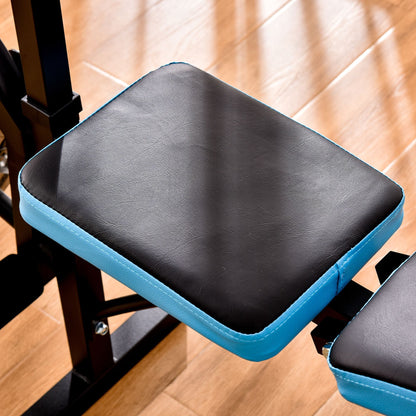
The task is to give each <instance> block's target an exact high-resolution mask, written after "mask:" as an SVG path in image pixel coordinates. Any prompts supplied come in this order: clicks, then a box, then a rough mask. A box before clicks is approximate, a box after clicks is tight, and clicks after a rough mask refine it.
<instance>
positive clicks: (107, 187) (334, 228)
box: [21, 64, 402, 334]
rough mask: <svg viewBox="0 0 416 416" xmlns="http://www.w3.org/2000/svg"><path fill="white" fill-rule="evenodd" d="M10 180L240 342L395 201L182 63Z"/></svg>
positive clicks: (285, 123)
mask: <svg viewBox="0 0 416 416" xmlns="http://www.w3.org/2000/svg"><path fill="white" fill-rule="evenodd" d="M21 181H22V185H23V186H24V187H25V188H26V189H27V190H28V191H29V192H30V193H31V194H33V195H34V196H35V197H36V198H37V199H39V200H41V201H42V202H43V203H45V204H47V205H48V206H49V207H52V208H53V209H54V210H56V211H58V212H59V213H61V214H62V215H64V216H65V217H66V218H68V219H70V220H71V221H72V222H73V223H75V224H77V225H79V226H80V227H81V228H82V229H84V230H87V231H88V233H90V234H91V235H93V236H94V237H96V238H97V239H99V240H100V241H102V242H104V243H105V244H107V245H108V246H110V247H111V248H113V249H114V250H116V251H117V252H118V253H120V254H122V255H123V256H125V257H126V258H127V259H129V260H131V261H132V262H133V263H134V264H136V265H138V266H139V267H141V268H142V269H143V270H145V271H147V272H148V273H150V274H151V275H152V276H154V277H156V278H157V279H159V280H160V281H161V282H163V283H164V284H165V285H167V286H168V287H169V288H171V289H173V290H174V291H176V292H177V293H179V294H180V295H181V296H183V297H184V298H185V299H187V300H188V301H190V302H192V303H193V304H194V305H195V306H196V307H198V308H199V309H201V310H202V311H204V312H206V313H207V314H209V315H210V316H212V317H213V318H215V319H216V320H218V321H219V322H220V323H222V324H224V325H227V326H229V327H230V328H232V329H233V330H236V331H240V332H242V333H246V334H252V333H256V332H258V331H261V330H262V329H263V328H265V327H266V326H267V325H269V324H270V323H271V322H273V321H274V320H275V319H276V318H277V317H278V316H279V315H281V314H282V313H283V312H284V311H285V310H286V309H287V308H288V307H289V306H290V305H291V304H292V303H293V302H294V301H295V300H296V299H297V298H298V297H299V296H301V295H302V294H303V293H304V292H305V291H306V290H307V289H308V288H309V287H310V286H311V285H312V284H313V283H314V282H316V281H317V280H318V279H319V278H320V277H321V276H322V275H323V274H324V273H325V272H326V271H327V270H328V269H329V268H331V267H332V266H333V265H334V264H335V263H336V262H337V260H338V259H339V258H340V257H341V256H343V255H344V254H345V253H347V252H348V251H349V250H350V249H351V248H352V247H354V246H355V245H356V244H357V243H359V242H360V241H361V240H362V239H363V238H364V237H365V236H366V235H368V234H369V233H370V232H371V231H372V230H373V229H374V228H375V227H377V225H379V224H380V223H382V222H383V220H384V219H385V218H386V217H387V216H388V215H389V214H390V213H391V212H392V211H393V210H394V209H395V208H396V207H397V205H398V204H399V202H400V201H401V199H402V192H401V189H400V188H399V187H398V186H397V185H396V184H394V183H393V182H392V181H390V180H389V179H388V178H386V177H385V176H383V175H382V174H380V173H379V172H378V171H376V170H374V169H372V168H371V167H369V166H368V165H366V164H365V163H363V162H362V161H360V160H359V159H357V158H355V157H354V156H352V155H351V154H349V153H348V152H346V151H344V150H342V149H341V148H339V147H338V146H337V145H336V144H334V143H332V142H330V141H328V140H327V139H325V138H323V137H322V136H320V135H319V134H317V133H316V132H314V131H311V130H310V129H308V128H306V127H304V126H302V125H300V124H298V123H296V122H295V121H293V120H291V119H289V118H287V117H285V116H284V115H282V114H279V113H277V112H275V111H274V110H272V109H271V108H269V107H267V106H265V105H263V104H261V103H259V102H258V101H256V100H254V99H252V98H250V97H248V96H246V95H245V94H243V93H241V92H239V91H237V90H235V89H233V88H232V87H230V86H228V85H226V84H224V83H222V82H221V81H219V80H217V79H216V78H214V77H212V76H210V75H208V74H206V73H204V72H202V71H200V70H198V69H196V68H194V67H192V66H190V65H186V64H173V65H169V66H165V67H163V68H161V69H159V70H157V71H155V72H152V73H150V74H149V75H147V76H146V77H144V78H143V79H142V80H140V81H139V82H138V83H136V84H134V85H133V86H132V87H130V88H129V89H127V90H126V91H125V92H124V93H123V94H121V95H120V96H119V97H117V98H116V99H115V100H114V101H112V102H111V103H110V104H108V105H107V106H106V107H104V108H103V109H102V110H100V111H99V112H97V113H96V114H94V115H93V116H92V117H91V118H89V119H88V120H87V121H86V122H84V123H82V124H81V125H80V126H78V127H77V128H76V129H74V130H73V131H72V132H70V133H69V134H67V135H66V136H65V138H64V139H63V140H60V141H57V142H56V143H54V144H53V145H52V146H50V147H48V148H47V149H46V150H44V151H43V152H42V153H40V154H39V155H38V156H37V157H36V158H35V159H34V160H32V162H30V163H29V164H28V165H27V166H26V167H25V168H24V169H23V171H22V175H21ZM334 294H335V293H334Z"/></svg>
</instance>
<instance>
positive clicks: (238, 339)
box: [21, 183, 400, 343]
mask: <svg viewBox="0 0 416 416" xmlns="http://www.w3.org/2000/svg"><path fill="white" fill-rule="evenodd" d="M21 185H22V187H23V188H24V189H25V190H26V191H27V192H28V193H29V194H30V195H31V196H32V197H33V198H34V199H35V200H36V201H38V202H39V203H41V204H43V205H45V206H46V207H48V208H49V209H51V210H53V211H54V212H55V213H57V214H59V215H60V216H62V217H63V218H65V219H66V220H67V221H69V222H70V223H72V224H74V225H75V226H76V227H77V228H80V227H79V226H78V225H77V224H75V223H74V222H72V221H71V220H69V219H68V218H67V217H65V216H64V215H62V214H61V213H59V212H58V211H56V210H54V209H53V208H51V207H49V206H48V205H47V204H45V203H43V202H42V201H40V200H39V199H37V198H35V197H34V196H33V195H32V194H31V193H30V192H29V191H28V190H27V189H26V187H25V186H24V185H23V184H22V183H21ZM26 202H27V203H28V204H29V205H31V206H32V207H33V208H34V209H35V210H38V211H39V209H38V208H37V207H36V206H35V205H34V204H33V203H32V202H31V201H28V200H27V199H26ZM399 206H400V205H398V207H399ZM398 207H396V209H395V210H394V211H393V212H392V213H391V214H390V215H392V214H393V213H394V212H395V211H396V210H397V208H398ZM43 214H44V215H46V216H47V217H48V218H50V219H51V220H52V221H53V222H55V223H56V224H58V225H60V226H62V227H63V228H65V229H66V230H68V231H69V232H70V233H72V234H74V235H76V236H78V237H79V238H81V239H82V240H84V241H85V242H86V243H87V244H89V245H92V246H93V247H96V248H97V249H98V250H99V251H101V252H102V253H104V254H105V255H106V256H108V257H109V258H110V259H113V260H114V261H115V262H116V263H118V264H120V265H121V266H122V267H123V268H126V269H127V270H129V271H131V272H132V273H133V274H135V275H137V276H139V277H140V278H142V279H144V280H145V281H146V282H148V284H150V285H151V286H152V287H154V288H155V289H157V290H158V291H160V292H161V293H164V294H165V295H167V296H168V297H169V298H171V299H172V300H174V301H175V302H176V303H178V304H179V305H181V306H182V307H184V308H185V309H186V310H188V311H189V312H191V314H192V315H194V316H195V313H194V311H193V310H192V309H191V308H190V307H189V306H188V305H187V304H185V303H183V301H182V299H183V300H186V299H184V298H182V297H181V296H180V295H179V294H177V293H176V292H175V293H176V295H177V296H178V297H179V298H175V297H173V296H172V295H171V294H170V293H169V292H168V291H167V290H166V289H164V288H162V287H159V286H157V285H156V284H155V283H153V282H152V281H151V280H150V279H149V276H146V275H142V274H141V273H140V271H139V273H138V271H137V270H135V269H133V268H132V267H131V266H129V265H127V264H124V263H122V262H120V260H118V259H117V258H115V257H114V255H112V254H110V253H108V252H106V251H105V250H104V249H103V248H101V247H99V246H98V245H97V244H96V243H94V242H93V241H89V240H88V239H87V238H85V237H84V236H82V235H81V234H80V233H78V232H76V231H75V230H72V229H71V228H69V227H68V226H67V225H65V224H64V222H62V221H59V220H58V219H55V218H53V217H52V216H51V215H50V214H49V213H45V212H43ZM394 218H395V216H392V217H391V218H390V219H389V220H388V221H387V222H386V223H384V224H383V226H381V227H380V229H379V230H378V231H377V232H376V233H375V234H374V235H373V236H372V237H371V238H370V239H369V240H368V241H367V242H366V243H365V244H363V245H362V246H361V247H360V248H359V249H358V250H357V251H356V252H355V253H354V255H353V256H352V257H351V258H350V259H349V260H348V261H347V262H345V263H344V266H345V265H346V264H348V263H349V262H350V261H351V260H352V258H353V257H354V256H356V255H357V254H358V253H359V252H360V251H361V250H362V249H363V248H364V247H365V246H366V245H367V244H368V243H369V242H370V241H371V240H372V239H374V238H375V237H376V236H377V234H378V233H379V232H380V231H381V230H382V229H383V228H384V227H386V226H387V225H388V224H389V223H390V222H391V221H392V220H393V219H394ZM81 230H82V229H81ZM83 231H84V230H83ZM84 232H85V233H87V232H86V231H84ZM87 235H88V237H89V238H90V239H94V240H97V241H98V242H100V243H101V244H103V245H104V246H105V247H107V248H108V250H109V251H112V252H114V253H116V254H118V255H120V254H119V253H117V251H115V250H114V249H112V248H111V247H109V246H107V245H106V244H105V243H103V242H102V241H100V240H98V239H97V238H96V237H93V236H92V235H90V234H88V233H87ZM126 260H127V259H126ZM336 264H337V263H335V265H336ZM136 267H138V266H136ZM143 272H144V271H143ZM145 273H146V272H145ZM333 274H334V273H331V274H330V275H328V277H327V278H326V280H325V281H324V282H323V283H322V284H321V285H320V286H319V287H318V288H316V289H315V290H314V291H313V292H312V293H311V294H310V295H309V296H308V297H307V298H305V299H303V301H302V302H301V303H299V305H298V306H297V307H296V308H295V309H294V310H293V311H292V312H291V313H290V314H289V315H288V316H287V317H286V318H285V319H284V320H283V321H282V322H281V323H280V324H279V325H278V326H277V327H276V328H274V329H273V330H272V331H271V332H269V333H268V334H266V335H264V336H263V337H261V338H255V336H256V335H259V334H261V332H263V331H264V330H265V329H267V327H266V328H265V329H264V330H263V331H261V332H258V333H256V334H243V333H238V332H236V331H234V330H232V329H231V328H228V331H233V332H234V333H236V334H240V337H238V336H235V335H233V334H231V333H228V332H226V331H225V330H224V329H223V328H221V327H219V326H218V325H219V324H220V323H219V322H209V321H208V320H206V318H204V317H203V316H198V319H201V320H202V321H203V322H205V323H206V324H207V325H208V326H210V327H212V328H214V329H216V330H218V331H219V332H221V333H223V334H224V335H226V336H227V337H230V338H232V339H234V340H237V341H239V342H244V343H252V342H260V341H263V340H265V339H266V338H268V337H270V336H271V335H272V334H274V333H275V332H276V331H278V330H279V329H280V328H281V327H282V326H283V325H284V324H285V323H286V322H287V321H288V320H289V319H290V318H292V316H293V315H294V314H295V313H296V312H297V311H298V310H299V309H301V308H302V307H303V306H304V305H305V303H306V302H307V301H309V300H310V299H311V298H312V297H313V296H314V295H315V294H316V293H317V292H318V291H319V290H321V289H322V288H323V287H324V286H325V285H326V284H327V283H328V282H329V280H330V278H331V277H332V276H333ZM317 282H319V280H318V281H317ZM160 284H163V283H162V282H160ZM170 290H172V289H170ZM298 300H299V298H298ZM298 300H297V301H298ZM297 301H295V302H294V303H293V304H292V305H294V304H295V303H296V302H297ZM193 307H194V308H196V309H198V310H199V311H201V312H202V313H204V314H205V312H203V311H202V310H200V309H199V308H197V307H196V306H193ZM284 313H285V312H284ZM281 316H283V315H281ZM211 319H214V318H211ZM277 319H279V318H277ZM274 322H276V321H274ZM274 322H272V323H271V324H270V325H268V327H269V326H271V325H273V323H274ZM220 325H222V324H220ZM241 337H251V338H255V339H244V338H241Z"/></svg>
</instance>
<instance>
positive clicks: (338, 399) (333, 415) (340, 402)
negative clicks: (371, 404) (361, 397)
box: [315, 391, 379, 416]
mask: <svg viewBox="0 0 416 416" xmlns="http://www.w3.org/2000/svg"><path fill="white" fill-rule="evenodd" d="M378 414H379V413H376V412H373V411H372V410H368V409H364V408H363V407H361V406H358V405H356V404H354V403H349V402H347V401H345V399H344V398H343V397H342V396H341V395H340V394H339V392H338V391H336V392H335V393H334V394H333V395H332V397H331V398H330V399H329V400H328V401H327V402H326V403H325V404H324V405H323V406H322V407H321V408H320V409H319V410H318V411H317V412H316V413H315V416H356V415H360V416H376V415H378Z"/></svg>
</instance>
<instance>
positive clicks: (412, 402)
mask: <svg viewBox="0 0 416 416" xmlns="http://www.w3.org/2000/svg"><path fill="white" fill-rule="evenodd" d="M328 365H329V368H330V369H331V371H332V373H333V374H334V376H335V379H336V381H337V384H338V389H339V391H340V393H341V395H342V396H343V397H344V398H345V399H346V400H349V401H351V402H353V403H356V404H358V405H360V406H363V407H366V408H368V409H372V410H375V411H377V412H381V413H383V414H385V415H388V416H403V415H410V414H415V413H416V392H414V391H413V390H409V389H407V388H404V387H400V386H398V385H395V384H392V383H388V382H386V381H382V380H378V379H375V378H372V377H367V376H363V375H360V374H356V373H351V372H349V371H345V370H340V369H339V368H336V367H334V366H333V365H332V364H331V362H330V355H329V357H328Z"/></svg>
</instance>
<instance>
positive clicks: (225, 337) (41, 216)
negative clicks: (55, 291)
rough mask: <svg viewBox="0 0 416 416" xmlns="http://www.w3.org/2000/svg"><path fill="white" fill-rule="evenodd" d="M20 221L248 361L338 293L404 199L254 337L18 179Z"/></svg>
mask: <svg viewBox="0 0 416 416" xmlns="http://www.w3.org/2000/svg"><path fill="white" fill-rule="evenodd" d="M19 191H20V198H21V201H20V211H21V214H22V217H23V218H24V219H25V220H26V221H27V222H28V223H29V224H31V225H32V226H33V227H34V228H37V229H38V230H39V231H41V232H42V233H44V234H46V235H47V236H49V237H50V238H52V239H53V240H55V241H57V242H58V243H60V244H61V245H63V246H64V247H66V248H67V249H68V250H70V251H72V252H74V253H75V254H77V255H78V256H80V257H82V258H84V259H85V260H87V261H89V262H90V263H92V264H93V265H95V266H96V267H98V268H99V269H101V270H103V271H104V272H105V273H107V274H109V275H110V276H112V277H114V278H116V279H117V280H119V281H120V282H122V283H124V284H125V285H126V286H128V287H130V288H131V289H132V290H134V291H136V292H137V293H139V294H140V295H141V296H143V297H145V298H146V299H148V300H149V301H150V302H152V303H153V304H155V305H157V306H159V307H160V308H162V309H164V310H165V311H166V312H167V313H169V314H171V315H172V316H174V317H175V318H177V319H178V320H180V321H182V322H184V323H185V324H187V325H189V326H190V327H192V328H193V329H195V330H196V331H198V332H200V333H201V334H202V335H204V336H206V337H207V338H209V339H210V340H212V341H213V342H215V343H217V344H219V345H220V346H222V347H224V348H226V349H228V350H229V351H231V352H233V353H235V354H237V355H239V356H241V357H243V358H245V359H248V360H252V361H261V360H265V359H268V358H270V357H272V356H274V355H276V354H277V353H278V352H279V351H281V350H282V349H283V348H284V347H285V346H286V345H287V344H288V343H289V342H290V341H291V340H292V339H293V338H294V337H295V336H296V335H297V334H298V333H299V332H300V331H301V330H302V329H303V328H304V327H305V326H306V325H307V324H308V323H309V322H310V321H311V320H312V319H313V318H314V317H315V316H316V315H317V314H318V313H319V312H320V311H321V310H322V309H323V308H324V307H325V306H326V305H327V304H328V303H329V301H330V300H332V298H333V297H334V296H335V295H336V294H337V293H338V292H339V291H340V290H341V288H342V287H343V286H344V285H345V284H346V283H347V282H348V281H349V280H350V279H351V278H352V277H353V276H354V275H355V274H356V272H357V271H358V270H359V269H360V268H361V267H362V266H363V265H364V264H365V263H366V262H367V261H368V260H369V258H371V257H372V256H373V255H374V254H375V253H376V252H377V251H378V250H379V249H380V247H381V246H382V245H383V244H384V243H385V242H386V240H387V239H388V238H389V237H390V236H391V235H392V234H393V233H394V231H395V230H396V229H397V228H398V227H399V226H400V224H401V221H402V217H403V202H404V197H403V199H402V201H401V202H400V204H399V205H398V206H397V207H396V209H395V210H394V211H393V212H392V213H391V214H390V215H389V216H388V217H387V218H386V219H385V220H384V221H383V222H382V223H381V224H379V225H378V226H377V227H376V228H375V229H374V230H373V231H372V232H371V233H370V234H368V235H367V236H366V237H365V238H364V239H363V240H362V241H361V242H360V243H359V244H357V245H356V246H355V247H353V248H352V249H351V250H350V251H349V252H348V253H346V254H345V255H344V256H343V257H342V258H341V259H340V260H339V261H338V262H337V263H336V264H335V265H334V266H332V267H331V268H330V269H329V270H328V271H327V272H326V273H325V274H324V275H323V276H322V277H321V278H320V279H319V280H317V281H316V282H315V283H314V284H313V285H312V286H311V287H310V288H309V289H308V290H307V291H306V292H305V293H304V294H303V295H302V296H300V297H299V298H298V299H297V300H296V301H295V302H294V303H293V304H292V305H291V306H290V307H289V308H288V309H287V310H286V311H285V312H284V313H283V314H282V315H281V316H279V318H277V319H276V320H275V321H274V322H272V323H271V324H270V325H269V326H267V327H266V328H265V329H263V330H262V331H260V332H258V333H256V334H243V333H240V332H237V331H234V330H232V329H230V328H228V327H226V326H225V325H223V324H221V323H220V322H218V321H216V320H215V319H213V318H212V317H211V316H209V315H207V314H206V313H205V312H203V311H201V310H200V309H199V308H197V307H196V306H195V305H193V304H191V303H190V302H188V301H187V300H186V299H184V298H183V297H181V296H180V295H179V294H177V293H176V292H174V291H173V290H171V289H170V288H168V287H167V286H166V285H164V284H162V283H161V282H160V281H158V280H157V279H155V278H154V277H153V276H151V275H149V274H148V273H146V272H145V271H143V270H142V269H140V268H139V267H137V266H136V265H135V264H133V263H132V262H130V261H128V260H127V259H126V258H124V257H123V256H121V255H120V254H118V253H117V252H115V251H114V250H113V249H111V248H110V247H108V246H106V245H105V244H104V243H102V242H101V241H99V240H97V239H96V238H94V237H92V236H91V235H90V234H88V233H87V232H86V231H84V230H82V229H81V228H80V227H78V226H77V225H76V224H74V223H72V222H71V221H70V220H68V219H67V218H65V217H64V216H62V215H61V214H60V213H58V212H57V211H55V210H53V209H52V208H50V207H49V206H47V205H45V204H44V203H42V202H40V201H39V200H37V199H36V198H35V197H34V196H33V195H31V194H30V193H29V192H28V191H27V190H26V189H25V188H24V186H23V185H22V183H21V178H20V176H19Z"/></svg>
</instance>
